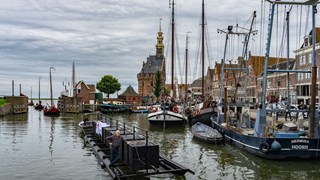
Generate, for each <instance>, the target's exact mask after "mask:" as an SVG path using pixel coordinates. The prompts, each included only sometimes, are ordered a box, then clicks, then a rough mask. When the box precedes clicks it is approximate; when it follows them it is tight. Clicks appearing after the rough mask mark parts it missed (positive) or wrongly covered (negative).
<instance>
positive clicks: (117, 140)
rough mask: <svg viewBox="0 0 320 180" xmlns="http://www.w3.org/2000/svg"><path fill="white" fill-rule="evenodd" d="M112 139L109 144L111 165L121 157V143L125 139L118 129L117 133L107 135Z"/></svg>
mask: <svg viewBox="0 0 320 180" xmlns="http://www.w3.org/2000/svg"><path fill="white" fill-rule="evenodd" d="M107 139H108V140H110V141H111V143H110V144H109V147H110V162H111V163H110V164H109V167H112V166H114V164H115V163H117V162H118V161H119V160H120V159H121V157H120V145H121V143H122V142H123V141H124V139H123V137H122V136H121V135H120V131H119V130H116V132H115V134H114V135H112V136H108V137H107Z"/></svg>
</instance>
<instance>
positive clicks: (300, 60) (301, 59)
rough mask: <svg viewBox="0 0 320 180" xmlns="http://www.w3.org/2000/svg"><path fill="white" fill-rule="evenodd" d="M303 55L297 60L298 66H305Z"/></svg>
mask: <svg viewBox="0 0 320 180" xmlns="http://www.w3.org/2000/svg"><path fill="white" fill-rule="evenodd" d="M304 56H305V55H301V56H300V59H299V64H300V65H305V64H306V62H305V57H304Z"/></svg>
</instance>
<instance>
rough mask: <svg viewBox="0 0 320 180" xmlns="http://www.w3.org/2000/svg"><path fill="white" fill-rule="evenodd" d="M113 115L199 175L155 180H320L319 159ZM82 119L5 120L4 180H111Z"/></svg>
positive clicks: (37, 116)
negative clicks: (277, 154) (269, 155)
mask: <svg viewBox="0 0 320 180" xmlns="http://www.w3.org/2000/svg"><path fill="white" fill-rule="evenodd" d="M110 116H112V118H113V119H118V120H124V121H125V122H127V123H129V124H134V125H137V126H139V127H142V128H143V129H146V130H148V131H149V135H150V141H152V142H154V143H156V144H158V145H159V147H160V154H161V155H164V156H167V157H169V158H171V159H173V160H174V161H176V162H178V163H180V164H183V165H184V166H186V167H188V168H190V169H191V170H193V171H195V173H196V174H195V175H191V174H189V173H187V174H185V176H178V177H177V176H175V177H172V176H168V175H161V176H152V177H151V179H318V177H319V176H320V168H319V167H320V162H319V161H270V160H264V159H262V158H259V157H256V156H254V155H251V154H248V153H246V152H245V151H243V150H239V149H238V148H236V147H234V146H231V145H228V144H225V145H218V146H217V145H212V144H206V143H203V142H201V141H197V140H195V139H193V135H192V133H191V132H190V127H189V126H188V125H186V126H177V127H167V128H166V129H163V128H162V127H157V126H149V123H148V120H147V115H146V114H118V115H116V114H113V115H110ZM92 118H94V117H92ZM82 119H83V115H82V114H62V115H61V116H60V117H59V118H48V117H44V116H43V112H39V111H34V110H33V109H30V111H29V114H19V115H13V116H5V117H0V153H1V155H2V156H0V162H1V163H0V179H23V180H25V179H27V180H28V179H30V180H31V179H32V180H33V179H43V177H46V179H74V178H75V177H81V178H80V179H107V178H108V174H107V172H105V171H104V170H102V169H101V168H100V164H99V163H98V161H97V159H96V157H95V156H94V155H93V153H92V150H91V148H90V147H88V146H85V145H84V141H83V133H81V130H80V128H79V127H78V123H79V122H80V121H81V120H82ZM19 150H20V151H19ZM48 150H49V151H48ZM17 151H18V152H17Z"/></svg>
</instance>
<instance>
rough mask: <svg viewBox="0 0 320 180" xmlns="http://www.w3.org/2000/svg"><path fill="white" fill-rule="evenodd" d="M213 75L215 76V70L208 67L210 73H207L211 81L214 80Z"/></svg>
mask: <svg viewBox="0 0 320 180" xmlns="http://www.w3.org/2000/svg"><path fill="white" fill-rule="evenodd" d="M213 75H214V69H210V67H208V71H207V76H206V77H209V78H210V79H212V78H213Z"/></svg>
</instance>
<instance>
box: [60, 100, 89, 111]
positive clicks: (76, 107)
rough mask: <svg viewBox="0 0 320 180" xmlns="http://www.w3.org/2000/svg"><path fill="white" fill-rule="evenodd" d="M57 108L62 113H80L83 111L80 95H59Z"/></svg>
mask: <svg viewBox="0 0 320 180" xmlns="http://www.w3.org/2000/svg"><path fill="white" fill-rule="evenodd" d="M58 109H60V111H61V112H64V113H81V112H82V111H83V107H82V97H67V96H62V97H59V99H58Z"/></svg>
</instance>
